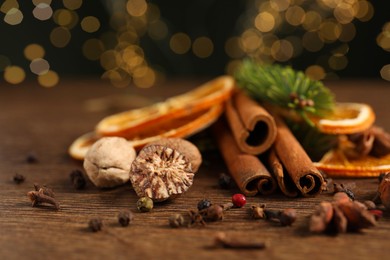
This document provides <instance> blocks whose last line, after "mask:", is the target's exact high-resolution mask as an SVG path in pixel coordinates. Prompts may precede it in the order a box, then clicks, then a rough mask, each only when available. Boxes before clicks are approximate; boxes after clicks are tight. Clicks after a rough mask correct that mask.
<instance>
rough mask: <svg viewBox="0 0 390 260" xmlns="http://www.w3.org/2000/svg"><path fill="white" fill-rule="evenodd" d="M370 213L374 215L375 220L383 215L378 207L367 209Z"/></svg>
mask: <svg viewBox="0 0 390 260" xmlns="http://www.w3.org/2000/svg"><path fill="white" fill-rule="evenodd" d="M368 211H369V212H370V213H371V214H372V215H374V217H375V220H379V219H381V218H382V217H383V211H382V210H380V209H369V210H368Z"/></svg>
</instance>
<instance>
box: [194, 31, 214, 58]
mask: <svg viewBox="0 0 390 260" xmlns="http://www.w3.org/2000/svg"><path fill="white" fill-rule="evenodd" d="M213 50H214V44H213V42H212V41H211V40H210V38H208V37H205V36H202V37H199V38H196V39H195V41H194V43H193V44H192V51H193V52H194V54H195V55H196V56H197V57H199V58H207V57H209V56H210V55H211V54H212V53H213Z"/></svg>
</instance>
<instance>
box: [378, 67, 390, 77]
mask: <svg viewBox="0 0 390 260" xmlns="http://www.w3.org/2000/svg"><path fill="white" fill-rule="evenodd" d="M380 74H381V77H382V79H384V80H387V81H390V64H387V65H385V66H383V67H382V69H381V70H380Z"/></svg>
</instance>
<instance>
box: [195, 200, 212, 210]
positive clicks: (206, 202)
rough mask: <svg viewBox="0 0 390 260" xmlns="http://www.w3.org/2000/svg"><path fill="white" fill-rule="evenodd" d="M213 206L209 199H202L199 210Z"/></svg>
mask: <svg viewBox="0 0 390 260" xmlns="http://www.w3.org/2000/svg"><path fill="white" fill-rule="evenodd" d="M210 206H211V201H209V200H208V199H202V200H200V201H199V202H198V210H202V209H206V208H208V207H210Z"/></svg>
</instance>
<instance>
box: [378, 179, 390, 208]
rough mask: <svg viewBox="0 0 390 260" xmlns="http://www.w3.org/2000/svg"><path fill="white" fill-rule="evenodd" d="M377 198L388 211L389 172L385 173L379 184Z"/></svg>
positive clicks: (389, 192)
mask: <svg viewBox="0 0 390 260" xmlns="http://www.w3.org/2000/svg"><path fill="white" fill-rule="evenodd" d="M378 196H379V198H380V201H381V202H382V204H383V206H385V208H386V209H388V210H389V209H390V172H387V173H386V174H385V175H384V176H383V178H382V181H381V182H380V183H379V187H378Z"/></svg>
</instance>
